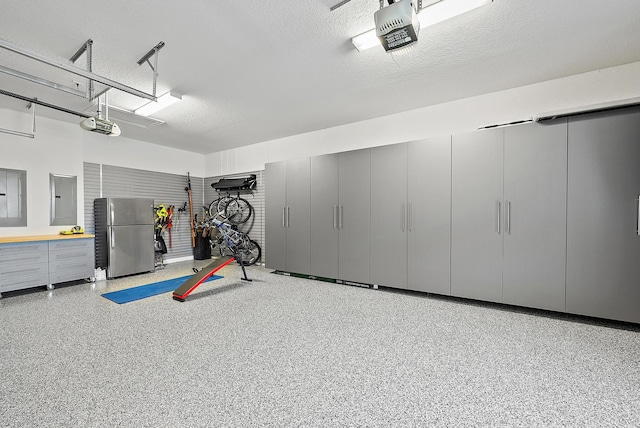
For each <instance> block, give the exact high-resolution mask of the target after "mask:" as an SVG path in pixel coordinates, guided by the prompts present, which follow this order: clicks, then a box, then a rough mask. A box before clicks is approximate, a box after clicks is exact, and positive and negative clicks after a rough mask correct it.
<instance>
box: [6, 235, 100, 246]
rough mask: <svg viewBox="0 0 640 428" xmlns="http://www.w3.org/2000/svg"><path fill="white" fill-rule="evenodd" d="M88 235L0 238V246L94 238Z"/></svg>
mask: <svg viewBox="0 0 640 428" xmlns="http://www.w3.org/2000/svg"><path fill="white" fill-rule="evenodd" d="M94 237H95V235H91V234H90V233H79V234H77V235H32V236H7V237H0V244H11V243H16V242H34V241H61V240H65V239H82V238H94Z"/></svg>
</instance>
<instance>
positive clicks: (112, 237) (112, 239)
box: [109, 227, 116, 248]
mask: <svg viewBox="0 0 640 428" xmlns="http://www.w3.org/2000/svg"><path fill="white" fill-rule="evenodd" d="M109 232H110V233H111V248H115V247H116V242H115V241H116V237H115V236H114V235H113V227H111V229H109Z"/></svg>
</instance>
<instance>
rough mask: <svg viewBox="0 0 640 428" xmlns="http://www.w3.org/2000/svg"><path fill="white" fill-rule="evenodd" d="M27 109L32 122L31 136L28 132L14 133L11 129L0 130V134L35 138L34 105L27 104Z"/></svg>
mask: <svg viewBox="0 0 640 428" xmlns="http://www.w3.org/2000/svg"><path fill="white" fill-rule="evenodd" d="M34 100H35V98H34ZM27 109H29V110H31V121H32V125H31V126H32V131H31V134H30V133H28V132H22V131H15V130H13V129H5V128H0V133H3V134H9V135H16V136H18V137H26V138H35V136H36V105H35V104H34V103H33V102H31V103H29V104H27Z"/></svg>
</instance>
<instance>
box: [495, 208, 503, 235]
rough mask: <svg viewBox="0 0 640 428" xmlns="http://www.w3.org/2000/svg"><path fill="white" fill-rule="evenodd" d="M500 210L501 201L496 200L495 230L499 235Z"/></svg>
mask: <svg viewBox="0 0 640 428" xmlns="http://www.w3.org/2000/svg"><path fill="white" fill-rule="evenodd" d="M501 211H502V203H501V202H500V201H497V202H496V232H498V235H500V223H502V219H501V217H502V216H501V215H500V214H501Z"/></svg>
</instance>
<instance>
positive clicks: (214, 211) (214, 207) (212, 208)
mask: <svg viewBox="0 0 640 428" xmlns="http://www.w3.org/2000/svg"><path fill="white" fill-rule="evenodd" d="M219 203H220V198H217V199H214V200H213V202H211V203H210V204H209V216H210V217H216V216H217V215H218V214H219V213H218V204H219Z"/></svg>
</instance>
